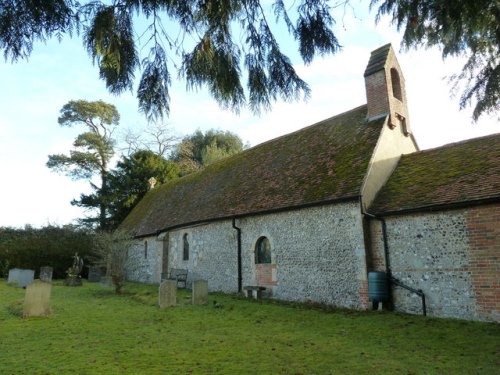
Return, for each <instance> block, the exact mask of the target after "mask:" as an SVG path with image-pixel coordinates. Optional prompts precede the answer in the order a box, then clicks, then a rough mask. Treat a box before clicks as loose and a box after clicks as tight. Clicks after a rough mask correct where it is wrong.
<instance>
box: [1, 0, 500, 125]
mask: <svg viewBox="0 0 500 375" xmlns="http://www.w3.org/2000/svg"><path fill="white" fill-rule="evenodd" d="M110 3H111V4H110ZM263 3H264V2H263V1H259V0H224V1H220V0H206V1H196V0H115V1H113V2H107V1H104V0H92V1H90V0H87V1H82V2H77V1H73V0H52V1H43V0H3V1H2V2H0V49H2V50H3V52H4V56H5V58H6V59H10V60H12V61H16V60H18V59H23V58H26V59H27V58H28V57H29V56H30V53H31V52H32V50H33V45H34V43H35V42H37V41H45V40H47V39H49V38H52V37H57V38H62V37H63V36H64V35H70V36H71V35H73V34H75V33H76V34H78V35H79V33H80V32H81V31H82V36H83V41H84V46H85V47H86V49H87V51H88V53H89V55H90V57H91V58H92V60H93V61H94V62H95V63H96V64H97V65H98V68H99V75H100V77H101V78H102V79H103V80H104V81H105V82H106V86H107V87H108V89H109V91H110V92H112V93H114V94H119V93H121V92H123V91H124V90H129V89H132V86H133V82H134V76H135V73H136V71H137V70H140V71H141V77H140V79H139V84H138V89H137V98H138V102H139V108H140V110H141V111H142V112H144V113H145V114H146V116H147V117H148V118H149V119H150V120H153V119H157V118H158V117H163V116H164V115H168V114H169V112H170V85H171V82H172V74H173V73H174V74H176V75H178V76H180V77H182V78H184V79H186V82H187V88H188V89H199V88H200V87H203V86H205V87H206V88H207V89H208V91H209V92H210V93H211V95H212V96H213V97H214V98H215V100H216V101H217V102H218V103H219V104H220V105H221V107H223V108H230V109H233V110H235V111H238V110H240V109H241V108H242V107H243V106H244V105H248V106H249V108H250V109H252V110H253V111H255V112H259V111H260V110H262V109H268V108H270V106H271V104H272V103H273V102H274V101H275V100H277V99H278V98H281V99H283V100H294V99H298V98H300V97H308V95H309V94H310V89H309V87H308V85H307V83H306V82H304V81H303V80H302V79H301V78H300V77H299V76H298V75H297V73H296V71H295V69H294V68H293V65H292V63H291V60H290V59H289V57H288V56H287V55H286V54H285V53H283V51H282V50H281V48H280V46H279V44H278V41H277V39H276V37H275V33H276V34H277V30H280V29H279V27H280V26H281V27H283V29H284V31H285V33H286V32H287V33H288V34H289V35H290V36H291V37H292V38H293V39H294V40H295V41H296V42H297V47H298V51H299V53H300V55H301V57H302V59H303V61H304V62H305V63H306V64H308V63H310V62H311V61H312V60H313V59H314V57H315V56H317V55H318V54H319V55H325V54H333V53H336V52H338V51H339V50H340V49H341V46H340V44H339V41H338V40H337V37H336V36H335V34H334V33H333V31H332V28H333V25H334V23H335V20H334V18H333V17H332V10H333V8H335V7H341V6H344V7H345V6H346V5H348V4H349V3H350V1H349V0H339V1H327V0H301V1H289V2H285V1H284V0H273V1H272V2H271V10H269V9H266V8H265V6H264V4H263ZM377 4H380V6H379V8H378V17H379V16H381V15H384V14H391V15H392V17H393V20H394V22H395V23H396V25H397V26H398V28H399V29H400V30H402V31H403V33H404V41H403V45H404V46H406V47H418V46H433V45H437V46H440V47H442V49H443V56H444V57H447V56H453V55H460V54H465V55H467V56H468V61H467V63H466V64H465V66H464V67H463V70H462V72H461V74H459V75H456V76H455V77H454V80H455V83H456V84H457V85H456V87H457V89H458V86H459V84H460V83H465V85H466V87H465V90H464V91H463V93H462V96H461V100H460V106H461V107H462V108H463V107H464V106H466V105H467V104H469V103H472V102H473V101H474V100H475V101H476V104H475V109H474V118H475V119H477V118H478V117H479V116H481V115H483V114H485V113H491V112H494V111H497V110H498V108H499V96H500V84H499V75H500V73H499V64H498V63H499V61H498V60H499V58H498V56H499V55H500V54H499V45H500V31H499V28H500V26H499V25H500V11H499V6H498V0H463V1H456V0H371V7H375V6H377ZM270 13H274V14H270ZM135 15H137V16H140V17H141V18H140V19H141V21H142V20H145V22H147V23H148V25H147V27H146V30H145V31H144V32H143V30H140V31H138V30H137V27H135V26H134V22H136V21H137V20H138V18H134V17H135ZM271 19H274V20H275V21H276V22H271V21H270V20H271ZM136 34H139V35H140V36H139V38H136V37H135V35H136ZM142 51H144V53H145V55H144V56H141V55H140V52H142ZM174 69H176V71H175V72H174V71H173V70H174ZM243 77H245V79H246V84H244V83H243V82H242V80H243ZM245 86H246V91H245V89H244V87H245Z"/></svg>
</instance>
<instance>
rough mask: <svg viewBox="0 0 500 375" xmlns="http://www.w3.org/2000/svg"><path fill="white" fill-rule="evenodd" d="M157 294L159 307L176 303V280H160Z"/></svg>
mask: <svg viewBox="0 0 500 375" xmlns="http://www.w3.org/2000/svg"><path fill="white" fill-rule="evenodd" d="M158 294H159V295H158V297H159V298H158V300H159V301H158V302H159V305H160V308H161V309H163V308H165V307H171V306H175V305H176V304H177V281H176V280H165V281H162V283H161V284H160V290H159V293H158Z"/></svg>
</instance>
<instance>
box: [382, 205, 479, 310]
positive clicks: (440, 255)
mask: <svg viewBox="0 0 500 375" xmlns="http://www.w3.org/2000/svg"><path fill="white" fill-rule="evenodd" d="M387 237H388V245H389V262H390V265H391V270H392V274H393V276H394V277H396V278H397V279H399V280H400V281H402V282H403V283H404V284H406V285H408V286H410V287H412V288H415V289H422V290H423V292H424V294H425V296H426V304H427V314H428V315H430V316H440V317H454V318H461V319H478V316H477V311H476V302H475V295H474V290H473V283H472V277H471V272H470V269H469V264H470V261H469V249H468V237H467V223H466V217H465V215H464V211H463V210H456V211H448V212H440V213H432V214H415V215H406V216H398V217H393V218H388V219H387ZM392 296H393V304H394V308H395V310H396V311H401V312H406V313H413V314H421V312H422V305H421V298H420V297H418V296H417V295H415V294H413V293H411V292H409V291H407V290H405V289H402V288H400V287H393V288H392Z"/></svg>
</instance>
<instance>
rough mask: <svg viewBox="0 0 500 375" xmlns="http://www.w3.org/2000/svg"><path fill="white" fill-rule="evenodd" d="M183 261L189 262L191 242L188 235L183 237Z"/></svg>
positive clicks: (185, 234)
mask: <svg viewBox="0 0 500 375" xmlns="http://www.w3.org/2000/svg"><path fill="white" fill-rule="evenodd" d="M182 244H183V245H182V260H189V240H188V234H187V233H184V236H183V237H182Z"/></svg>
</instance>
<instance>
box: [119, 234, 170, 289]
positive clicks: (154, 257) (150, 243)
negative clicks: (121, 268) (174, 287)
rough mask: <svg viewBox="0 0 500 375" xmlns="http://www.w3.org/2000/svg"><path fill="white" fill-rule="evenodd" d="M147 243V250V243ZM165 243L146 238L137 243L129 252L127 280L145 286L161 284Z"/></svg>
mask: <svg viewBox="0 0 500 375" xmlns="http://www.w3.org/2000/svg"><path fill="white" fill-rule="evenodd" d="M146 241H147V250H146V245H145V243H146ZM162 249H163V241H161V240H158V239H157V238H156V237H146V238H141V239H139V240H136V241H135V244H134V245H133V246H132V248H130V249H129V250H128V258H127V263H126V266H125V270H126V278H127V280H130V281H137V282H141V283H145V284H159V283H160V278H161V264H162V263H161V260H162Z"/></svg>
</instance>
